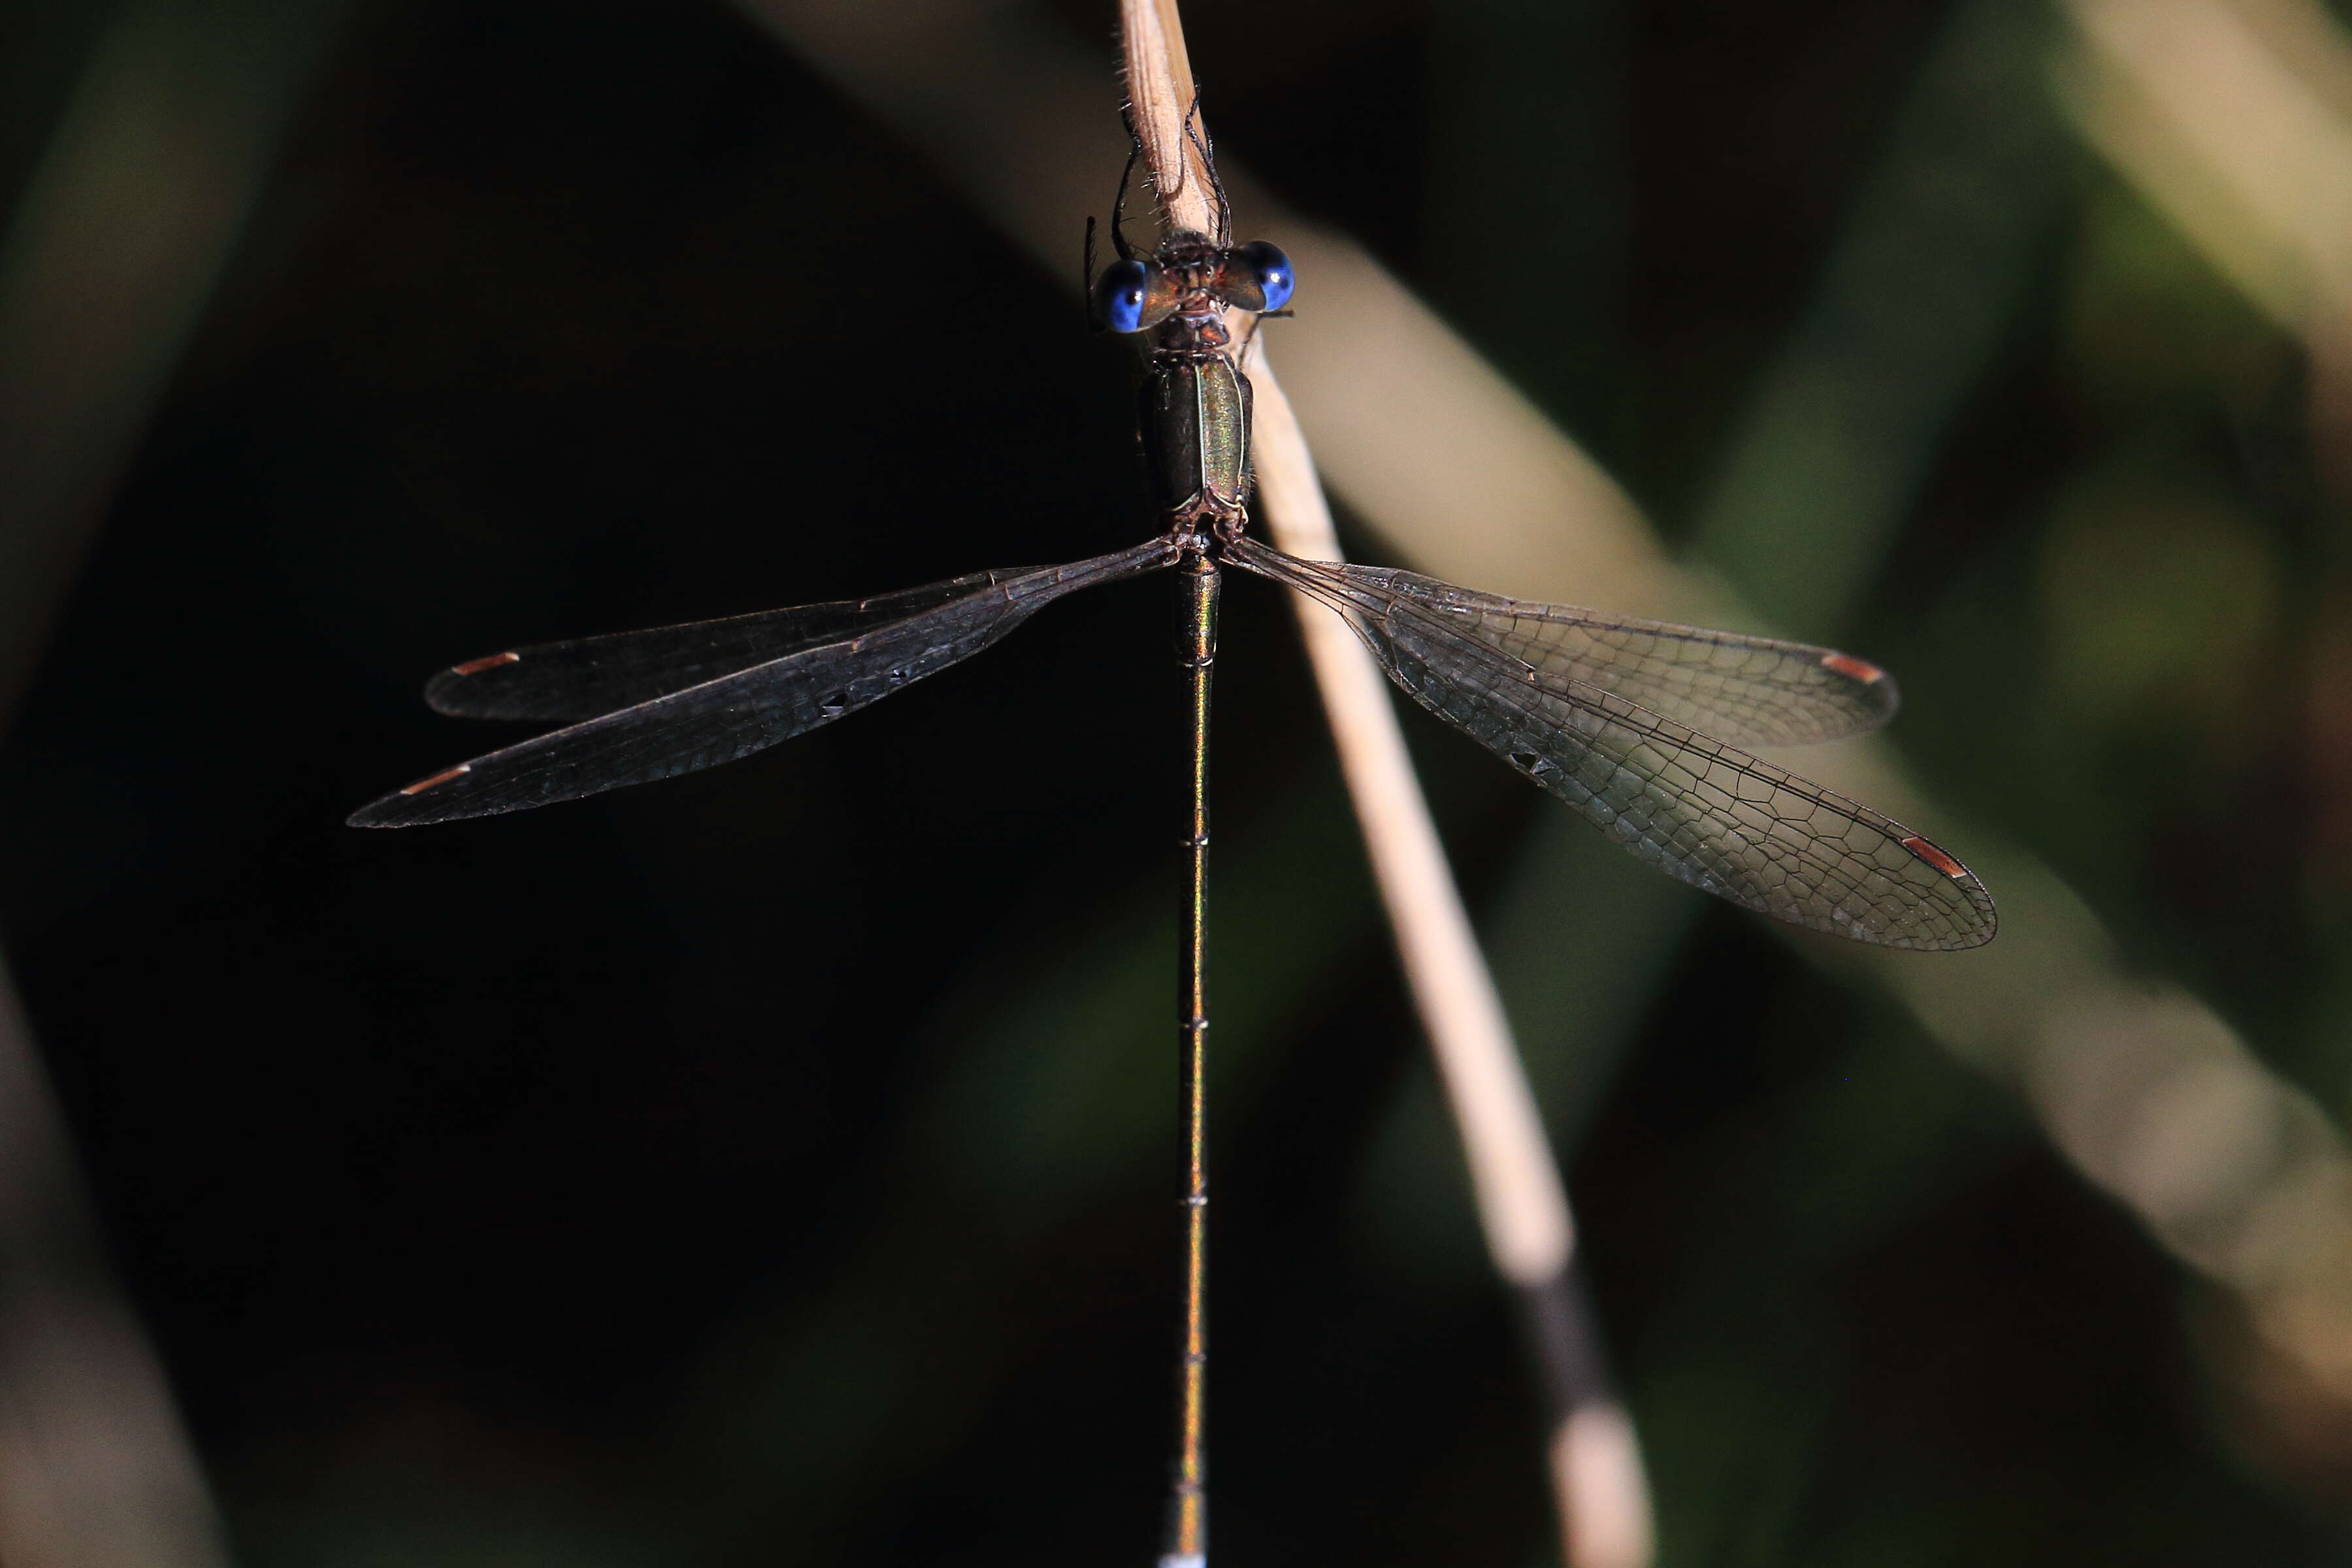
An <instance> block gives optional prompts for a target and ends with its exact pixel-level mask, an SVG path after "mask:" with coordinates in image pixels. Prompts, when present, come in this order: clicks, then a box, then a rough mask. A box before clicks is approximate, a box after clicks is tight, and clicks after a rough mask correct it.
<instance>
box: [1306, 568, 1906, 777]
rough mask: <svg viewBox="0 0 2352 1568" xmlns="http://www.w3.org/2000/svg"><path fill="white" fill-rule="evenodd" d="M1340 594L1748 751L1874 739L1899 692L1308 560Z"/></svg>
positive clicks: (1821, 669)
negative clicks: (1387, 602)
mask: <svg viewBox="0 0 2352 1568" xmlns="http://www.w3.org/2000/svg"><path fill="white" fill-rule="evenodd" d="M1299 564H1300V565H1301V566H1303V567H1306V568H1307V569H1309V570H1310V571H1313V572H1316V573H1318V574H1325V575H1327V576H1328V577H1331V578H1333V579H1334V580H1335V581H1334V586H1335V587H1336V586H1339V585H1340V584H1342V583H1344V584H1346V585H1348V586H1351V587H1354V588H1359V589H1366V590H1370V592H1371V593H1372V594H1374V595H1378V596H1381V597H1384V598H1388V599H1395V598H1403V599H1408V600H1411V601H1412V602H1413V603H1415V604H1417V605H1423V606H1424V607H1425V608H1427V609H1428V610H1430V611H1432V612H1433V613H1434V614H1436V615H1438V616H1442V617H1443V618H1444V621H1445V623H1446V624H1447V625H1448V626H1452V627H1454V629H1455V630H1456V631H1458V632H1460V633H1461V634H1462V635H1463V636H1464V637H1468V638H1470V639H1471V640H1472V641H1474V642H1479V643H1484V644H1485V645H1486V646H1487V647H1491V648H1493V649H1495V650H1496V652H1497V653H1500V654H1502V655H1504V656H1505V657H1506V658H1509V659H1512V660H1514V661H1516V662H1517V663H1518V664H1521V665H1523V666H1525V667H1527V668H1530V669H1533V670H1535V671H1537V672H1538V674H1540V675H1541V676H1543V677H1544V678H1546V679H1549V681H1550V682H1551V683H1552V684H1553V685H1555V686H1557V685H1558V684H1559V683H1560V682H1561V681H1570V680H1572V681H1576V682H1578V683H1580V684H1581V685H1583V686H1587V687H1590V688H1591V689H1593V690H1594V691H1595V692H1605V693H1607V694H1609V695H1611V696H1615V697H1622V698H1623V699H1625V700H1627V701H1629V702H1633V703H1637V704H1639V705H1640V706H1642V707H1643V708H1646V709H1648V710H1650V711H1652V712H1653V713H1656V714H1659V715H1661V716H1662V717H1664V718H1667V719H1671V720H1674V721H1675V722H1677V723H1681V724H1687V725H1690V726H1691V727H1693V728H1694V729H1698V730H1703V731H1706V733H1707V734H1709V735H1711V736H1714V737H1715V738H1716V739H1717V740H1721V741H1728V742H1731V743H1733V744H1734V745H1739V746H1791V745H1801V744H1804V743H1806V742H1813V741H1829V740H1834V739H1836V738H1837V737H1839V736H1841V735H1851V734H1854V733H1857V732H1859V731H1864V730H1874V729H1876V728H1877V727H1878V726H1879V725H1881V724H1884V723H1885V722H1886V721H1888V720H1889V719H1891V718H1893V717H1894V716H1895V706H1896V704H1897V702H1898V700H1899V699H1898V697H1897V695H1896V692H1895V682H1894V680H1893V679H1892V678H1890V677H1889V676H1888V675H1887V674H1886V672H1885V670H1882V669H1880V668H1878V667H1877V666H1876V665H1874V664H1870V663H1867V662H1865V661H1864V660H1862V659H1858V658H1854V657H1853V655H1851V654H1843V653H1839V652H1838V651H1836V650H1835V649H1833V648H1826V647H1813V646H1812V645H1811V644H1810V643H1795V642H1782V641H1780V640H1779V639H1778V638H1774V637H1743V636H1741V635H1739V634H1738V633H1736V632H1717V631H1707V630H1705V629H1703V628H1701V627H1697V626H1675V625H1672V624H1671V623H1668V622H1665V621H1644V620H1637V619H1634V618H1633V617H1631V616H1610V615H1604V614H1601V612H1598V611H1594V610H1580V609H1577V608H1575V607H1573V606H1572V605H1540V604H1532V603H1528V602H1526V601H1522V600H1518V599H1507V598H1505V597H1503V596H1502V595H1499V594H1480V593H1475V592H1474V591H1472V590H1470V589H1468V588H1457V587H1455V586H1454V584H1451V583H1441V582H1439V581H1438V580H1437V579H1435V578H1434V577H1423V576H1422V575H1420V574H1417V573H1412V572H1400V571H1397V570H1395V569H1394V568H1392V567H1383V566H1357V565H1352V564H1348V563H1340V562H1319V561H1318V562H1301V563H1299Z"/></svg>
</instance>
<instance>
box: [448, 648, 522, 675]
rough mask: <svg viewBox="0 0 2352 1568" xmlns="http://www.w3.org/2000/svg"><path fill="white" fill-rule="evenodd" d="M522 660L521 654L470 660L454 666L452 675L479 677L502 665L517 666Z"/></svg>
mask: <svg viewBox="0 0 2352 1568" xmlns="http://www.w3.org/2000/svg"><path fill="white" fill-rule="evenodd" d="M521 659H522V655H520V654H519V653H494V654H491V655H490V656H489V657H488V658H469V659H467V661H466V662H465V663H463V664H458V665H452V666H450V668H449V673H450V674H452V675H479V674H481V673H482V671H484V670H486V669H496V668H498V667H499V666H500V665H502V664H516V663H520V661H521Z"/></svg>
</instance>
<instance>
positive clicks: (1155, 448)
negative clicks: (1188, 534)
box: [1141, 353, 1250, 523]
mask: <svg viewBox="0 0 2352 1568" xmlns="http://www.w3.org/2000/svg"><path fill="white" fill-rule="evenodd" d="M1142 403H1143V406H1142V410H1141V413H1142V421H1141V429H1142V435H1143V455H1144V466H1145V468H1147V470H1148V471H1149V473H1150V481H1151V489H1152V497H1151V500H1152V504H1153V506H1154V508H1155V509H1156V510H1159V511H1160V514H1161V515H1162V516H1163V517H1166V518H1168V519H1170V520H1171V521H1181V522H1194V523H1196V522H1200V521H1208V520H1212V519H1215V520H1228V519H1230V520H1234V521H1238V519H1239V517H1240V514H1241V511H1242V507H1243V504H1244V501H1246V500H1247V499H1248V497H1249V428H1250V424H1249V421H1250V394H1249V382H1248V380H1247V379H1246V378H1245V377H1244V376H1243V375H1242V374H1241V373H1240V372H1239V371H1237V370H1236V369H1234V363H1233V361H1232V360H1231V359H1229V358H1227V357H1226V356H1225V355H1224V354H1223V353H1208V354H1202V355H1199V356H1197V357H1196V356H1193V355H1190V354H1188V355H1185V356H1184V357H1182V358H1181V359H1180V358H1174V357H1172V356H1171V357H1170V358H1168V359H1165V360H1162V361H1161V362H1160V363H1155V364H1154V365H1153V366H1152V370H1151V374H1150V376H1149V377H1148V378H1147V379H1146V380H1145V382H1144V384H1143V397H1142Z"/></svg>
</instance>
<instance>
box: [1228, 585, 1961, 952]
mask: <svg viewBox="0 0 2352 1568" xmlns="http://www.w3.org/2000/svg"><path fill="white" fill-rule="evenodd" d="M1229 554H1230V558H1231V559H1232V560H1234V562H1235V563H1236V564H1239V565H1241V566H1243V567H1244V568H1246V569H1248V570H1250V571H1254V572H1256V573H1258V574H1261V575H1263V576H1266V577H1270V578H1272V579H1274V580H1275V581H1276V582H1279V583H1284V584H1288V585H1289V586H1291V587H1293V588H1297V589H1298V590H1299V591H1300V592H1302V593H1305V594H1307V595H1311V596H1312V597H1314V598H1316V599H1318V600H1320V601H1321V602H1323V603H1324V604H1326V605H1329V606H1331V607H1332V608H1333V609H1335V610H1337V611H1339V613H1340V614H1341V615H1342V616H1345V617H1346V619H1347V621H1348V623H1349V626H1352V627H1353V628H1354V629H1355V632H1356V634H1357V636H1358V637H1361V638H1362V639H1363V641H1364V644H1365V646H1366V647H1370V649H1371V651H1372V655H1373V657H1374V658H1377V659H1378V660H1379V661H1380V663H1381V667H1382V668H1384V669H1386V670H1387V671H1388V674H1389V677H1390V679H1392V680H1394V681H1395V682H1396V683H1397V684H1398V685H1399V686H1401V687H1402V688H1403V689H1405V690H1406V692H1408V693H1409V694H1411V695H1412V698H1413V700H1416V701H1418V702H1419V703H1420V704H1421V705H1422V706H1423V707H1424V708H1426V709H1428V710H1430V711H1431V712H1433V713H1435V714H1436V715H1437V716H1438V717H1439V718H1441V719H1444V720H1445V721H1447V722H1449V723H1451V724H1453V725H1454V726H1456V727H1457V728H1459V729H1461V730H1463V731H1465V732H1466V733H1468V734H1469V735H1470V736H1471V737H1472V738H1473V739H1475V740H1476V741H1477V742H1479V743H1480V744H1482V745H1484V746H1486V747H1487V748H1488V749H1489V750H1491V751H1493V752H1496V754H1497V755H1499V756H1501V757H1503V758H1504V759H1505V760H1506V761H1507V762H1509V763H1511V764H1512V765H1513V766H1514V767H1516V768H1517V769H1518V770H1519V771H1520V772H1521V773H1525V774H1527V775H1528V777H1529V778H1531V779H1533V780H1534V781H1535V782H1536V783H1537V784H1539V785H1541V786H1542V787H1543V788H1544V789H1546V790H1548V791H1549V792H1550V793H1551V794H1553V795H1558V796H1559V797H1560V798H1561V799H1562V800H1565V801H1567V802H1568V803H1569V804H1570V805H1572V806H1574V807H1576V808H1577V810H1579V811H1580V812H1581V813H1583V814H1584V816H1587V817H1589V818H1591V820H1592V821H1593V822H1594V823H1596V824H1598V825H1599V826H1600V827H1601V830H1602V831H1603V832H1605V833H1607V834H1608V835H1609V836H1610V837H1612V838H1614V839H1616V840H1617V841H1618V842H1619V843H1621V844H1622V845H1623V846H1624V847H1626V848H1628V849H1630V850H1632V851H1633V853H1634V854H1635V855H1637V856H1639V857H1640V858H1643V859H1644V860H1647V861H1649V862H1650V863H1651V864H1652V865H1654V866H1656V867H1657V868H1659V869H1660V870H1663V871H1664V872H1665V873H1666V874H1667V875H1669V876H1672V877H1675V878H1677V879H1681V880H1683V881H1685V882H1688V883H1690V884H1691V885H1692V886H1693V887H1696V888H1701V889H1706V891H1707V892H1710V893H1714V894H1716V895H1717V896H1718V897H1721V898H1725V899H1728V900H1731V901H1732V902H1734V903H1736V904H1740V905H1743V906H1745V907H1746V908H1748V909H1751V910H1756V911H1758V912H1759V913H1760V914H1766V915H1769V916H1771V917H1772V918H1774V919H1775V920H1780V921H1788V922H1789V923H1790V924H1792V925H1800V926H1804V927H1807V928H1809V929H1811V930H1813V931H1826V932H1829V933H1830V934H1832V935H1835V936H1843V937H1851V938H1853V939H1854V940H1855V941H1858V942H1876V943H1879V944H1882V945H1885V946H1888V947H1901V948H1916V949H1923V950H1930V951H1941V950H1948V949H1955V948H1967V947H1976V946H1979V945H1980V944H1982V943H1984V942H1990V941H1991V940H1992V935H1993V931H1994V929H1995V926H1996V921H1995V917H1994V913H1993V905H1992V897H1991V895H1990V894H1989V893H1987V892H1986V891H1985V889H1984V884H1983V883H1981V882H1979V880H1978V879H1976V877H1975V875H1974V874H1973V873H1971V872H1970V871H1969V868H1967V867H1965V866H1963V865H1961V864H1960V862H1959V861H1958V860H1957V859H1955V858H1953V857H1952V856H1950V855H1948V854H1947V853H1945V851H1943V850H1942V849H1940V848H1938V847H1936V846H1935V845H1934V844H1932V843H1930V842H1928V841H1927V839H1926V838H1924V837H1920V836H1919V835H1917V834H1915V833H1913V832H1911V831H1910V829H1908V828H1906V827H1905V826H1902V825H1901V824H1900V823H1897V822H1895V821H1893V820H1891V819H1889V818H1887V817H1885V816H1881V815H1879V814H1878V813H1877V812H1874V811H1873V810H1871V809H1870V808H1869V807H1868V806H1865V805H1857V804H1856V803H1854V802H1853V801H1850V800H1847V799H1846V798H1844V797H1843V795H1835V794H1833V793H1832V792H1831V791H1829V790H1825V789H1823V788H1822V787H1821V786H1820V785H1819V784H1812V783H1811V782H1809V781H1807V780H1805V779H1801V778H1799V777H1797V776H1796V775H1795V774H1794V773H1789V772H1788V771H1786V770H1785V769H1782V768H1777V767H1774V766H1773V765H1772V764H1771V763H1766V762H1762V761H1760V760H1759V759H1757V758H1755V757H1751V756H1749V755H1748V754H1747V753H1746V752H1741V751H1738V750H1737V749H1736V748H1734V747H1732V746H1729V745H1727V744H1726V743H1724V742H1720V741H1717V740H1715V739H1712V738H1711V737H1709V736H1706V735H1704V734H1701V733H1698V732H1697V731H1694V730H1693V729H1691V728H1690V727H1688V726H1687V725H1685V724H1681V723H1677V722H1675V721H1674V720H1671V719H1668V718H1666V717H1664V716H1663V715H1662V714H1660V713H1658V712H1656V711H1654V710H1650V709H1648V708H1645V707H1643V706H1641V705H1639V704H1636V703H1634V702H1633V701H1630V700H1627V699H1626V698H1625V697H1623V696H1621V695H1619V694H1617V693H1615V692H1612V691H1608V690H1604V689H1596V688H1594V687H1593V686H1591V685H1589V684H1581V683H1578V682H1574V681H1570V680H1563V679H1560V678H1559V677H1558V676H1556V675H1552V674H1549V673H1547V672H1546V671H1544V670H1542V669H1540V668H1530V666H1529V665H1528V664H1527V663H1524V662H1522V661H1519V660H1517V659H1515V658H1510V657H1508V656H1507V655H1504V654H1503V653H1501V652H1500V651H1498V650H1497V649H1496V648H1495V647H1492V646H1491V645H1489V644H1488V643H1486V642H1484V641H1481V640H1478V639H1476V638H1475V637H1472V636H1471V635H1470V634H1469V632H1468V631H1467V630H1466V629H1465V628H1464V627H1463V626H1461V625H1460V624H1459V622H1458V621H1457V620H1456V619H1455V618H1454V617H1452V616H1448V615H1446V614H1445V613H1444V612H1442V611H1439V610H1436V609H1433V607H1432V606H1431V605H1428V604H1427V603H1426V602H1424V601H1423V599H1422V598H1421V597H1420V596H1418V595H1404V594H1400V593H1396V592H1392V591H1390V590H1389V589H1388V588H1387V587H1386V585H1385V584H1377V583H1374V582H1370V581H1367V580H1366V579H1364V578H1362V577H1360V576H1357V575H1355V574H1349V573H1343V572H1340V571H1338V570H1336V569H1335V568H1334V567H1332V566H1331V565H1329V564H1328V563H1317V562H1306V561H1299V560H1297V559H1295V558H1293V557H1290V556H1287V555H1284V554H1282V553H1280V552H1277V551H1273V550H1268V549H1266V548H1265V547H1264V546H1262V545H1258V544H1255V543H1252V542H1246V541H1245V542H1242V543H1240V544H1238V545H1236V546H1234V547H1233V548H1232V550H1231V551H1230V552H1229ZM1424 581H1425V579H1424Z"/></svg>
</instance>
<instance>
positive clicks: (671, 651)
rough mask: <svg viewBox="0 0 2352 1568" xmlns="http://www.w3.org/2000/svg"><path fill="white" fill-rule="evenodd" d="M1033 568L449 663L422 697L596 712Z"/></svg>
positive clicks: (470, 711)
mask: <svg viewBox="0 0 2352 1568" xmlns="http://www.w3.org/2000/svg"><path fill="white" fill-rule="evenodd" d="M1036 570H1038V568H1034V567H1024V568H1019V569H1014V570H1001V571H994V572H974V573H971V574H967V575H965V576H961V577H950V578H949V579H948V580H947V581H946V582H944V583H929V584H924V585H923V586H922V587H919V588H905V589H901V590H900V591H898V593H895V594H881V595H876V596H875V597H873V598H870V599H844V600H838V601H836V602H834V603H831V604H824V605H798V606H796V607H794V608H793V609H789V610H763V611H761V612H760V613H759V614H757V615H750V616H729V617H727V618H726V619H723V620H711V621H690V622H688V623H687V624H685V625H683V626H656V627H654V628H653V629H652V630H650V631H641V632H614V633H611V634H609V635H607V636H604V637H574V638H572V639H571V640H569V641H565V642H551V643H541V644H540V645H538V646H537V647H523V648H516V649H513V650H511V651H509V652H507V653H499V654H492V655H491V656H490V657H488V658H474V659H467V661H466V662H465V663H463V664H461V665H458V666H457V667H456V668H451V669H445V670H443V671H442V672H441V673H440V674H438V675H436V676H435V677H434V678H433V679H431V680H430V681H428V682H426V683H425V702H426V703H427V704H428V705H430V706H431V707H432V708H433V709H434V710H435V711H436V712H441V713H447V714H450V715H453V716H454V717H457V718H460V719H527V720H551V721H572V720H579V719H593V718H595V717H597V716H598V715H600V714H604V713H610V712H612V711H613V710H615V709H618V708H627V707H631V706H633V705H635V704H636V703H639V702H648V701H651V700H653V699H655V698H656V697H667V695H669V694H670V693H671V692H673V691H679V690H683V689H686V688H687V687H689V686H699V685H701V684H702V683H703V682H704V681H706V680H716V679H719V677H721V676H725V675H732V674H734V673H735V672H736V671H737V670H740V669H749V668H751V667H752V666H753V665H758V664H766V663H768V662H770V661H771V660H773V659H778V658H783V657H785V656H786V655H787V654H793V653H798V652H801V651H802V650H803V649H805V648H812V647H822V646H824V644H826V643H836V642H843V641H845V640H847V639H849V638H851V637H856V635H857V634H858V633H859V632H861V631H864V630H866V629H868V628H869V627H875V626H883V625H886V624H887V623H888V622H891V621H896V620H903V619H905V618H906V617H907V616H914V615H919V614H921V613H922V612H923V611H925V610H929V609H934V608H937V607H938V606H940V605H949V604H953V603H954V602H955V601H956V600H958V599H961V598H966V597H968V596H970V595H973V594H976V593H980V592H982V591H983V590H985V589H988V588H992V587H995V586H997V585H999V584H1004V583H1010V582H1012V581H1013V580H1014V579H1016V578H1023V577H1027V576H1029V575H1031V574H1033V573H1034V572H1035V571H1036Z"/></svg>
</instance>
